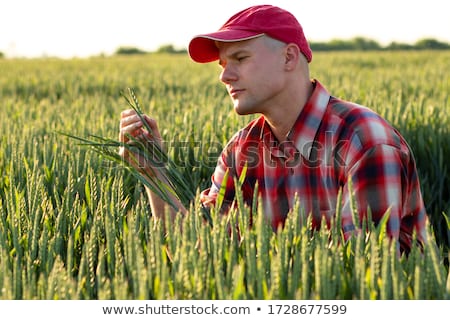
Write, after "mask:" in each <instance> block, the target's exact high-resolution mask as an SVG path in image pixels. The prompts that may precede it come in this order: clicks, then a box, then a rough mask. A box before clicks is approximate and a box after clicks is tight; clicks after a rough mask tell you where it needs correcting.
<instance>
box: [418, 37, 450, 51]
mask: <svg viewBox="0 0 450 320" xmlns="http://www.w3.org/2000/svg"><path fill="white" fill-rule="evenodd" d="M415 47H416V48H417V49H431V50H443V49H450V45H449V44H448V43H444V42H440V41H438V40H436V39H421V40H419V41H417V42H416V44H415Z"/></svg>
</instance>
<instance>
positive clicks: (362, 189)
mask: <svg viewBox="0 0 450 320" xmlns="http://www.w3.org/2000/svg"><path fill="white" fill-rule="evenodd" d="M347 177H348V180H349V182H348V183H346V184H344V187H343V197H342V199H343V207H342V227H343V230H344V235H345V237H346V238H348V237H349V236H350V234H351V233H352V232H353V231H354V230H355V229H359V228H360V227H361V222H362V221H363V219H368V211H369V210H370V213H371V219H372V221H373V222H374V224H375V225H378V223H379V222H380V221H381V219H382V218H383V216H384V215H385V214H386V213H389V218H388V221H387V232H388V234H389V235H390V236H391V237H392V238H393V239H395V240H397V241H398V247H399V249H400V251H404V250H408V249H409V248H410V247H411V245H412V239H413V233H414V232H416V233H417V237H418V240H419V241H422V242H423V241H425V219H426V213H425V209H424V204H423V200H422V196H421V192H420V185H419V179H418V176H417V170H416V166H415V162H414V159H413V158H412V155H411V154H410V153H405V152H404V151H403V150H400V149H399V148H397V147H394V146H390V145H386V144H379V145H375V146H373V147H371V148H370V149H368V150H367V151H365V152H364V153H363V154H362V156H361V157H360V158H359V159H357V160H356V161H354V162H353V164H352V165H351V166H350V167H349V168H348V171H347ZM352 209H354V212H358V213H359V215H358V216H357V217H356V218H357V219H358V220H359V226H357V228H355V225H354V223H353V222H354V221H353V218H352Z"/></svg>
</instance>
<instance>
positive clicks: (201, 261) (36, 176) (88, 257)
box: [0, 51, 450, 299]
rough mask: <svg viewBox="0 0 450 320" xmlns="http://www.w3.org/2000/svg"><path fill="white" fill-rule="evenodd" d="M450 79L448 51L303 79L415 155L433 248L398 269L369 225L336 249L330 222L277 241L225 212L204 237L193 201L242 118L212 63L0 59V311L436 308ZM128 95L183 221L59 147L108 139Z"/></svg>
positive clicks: (446, 201)
mask: <svg viewBox="0 0 450 320" xmlns="http://www.w3.org/2000/svg"><path fill="white" fill-rule="evenodd" d="M449 70H450V52H449V51H429V52H426V51H421V52H378V53H371V52H364V53H357V52H340V53H317V54H316V55H315V56H314V59H313V62H312V64H311V76H312V77H314V78H317V79H319V80H320V81H321V83H323V84H324V85H325V86H326V87H327V89H328V90H329V91H330V92H331V93H332V94H333V95H335V96H338V97H341V98H344V99H347V100H352V101H354V102H357V103H360V104H363V105H366V106H368V107H371V108H372V109H374V110H375V111H377V112H378V113H380V114H381V115H382V116H384V117H385V118H386V119H387V120H388V121H390V122H391V123H392V124H393V125H394V126H395V127H397V128H398V129H399V130H400V132H402V134H403V135H404V136H405V138H406V140H407V141H408V142H409V144H410V145H411V147H412V149H413V151H414V154H415V157H416V160H417V165H418V169H419V176H420V179H421V183H422V192H423V195H424V201H425V203H426V206H427V210H428V214H429V217H430V224H429V226H428V233H429V237H430V239H431V241H430V242H429V243H428V244H427V245H426V246H425V248H423V250H420V249H419V248H413V250H412V252H411V254H410V256H409V257H405V256H402V257H399V256H398V255H397V253H396V251H395V248H393V247H392V246H391V245H390V244H389V242H388V241H387V240H386V239H385V237H384V235H385V233H384V232H385V230H384V228H383V225H382V224H381V225H380V226H378V227H373V226H369V229H370V230H371V231H370V232H369V233H368V234H365V235H361V236H360V237H355V238H352V239H351V240H350V241H349V242H347V243H344V244H342V241H341V240H342V239H341V238H340V232H339V222H336V223H335V224H334V225H333V226H332V228H331V229H330V230H327V229H326V228H322V229H321V230H320V231H317V232H315V233H311V232H310V231H309V228H308V225H309V223H310V221H308V220H307V219H304V220H302V219H301V218H300V215H295V214H293V215H292V216H290V217H289V219H288V222H287V225H286V227H285V228H284V229H283V230H279V231H278V232H272V231H271V229H270V227H269V226H268V225H266V223H265V222H264V220H263V219H259V218H258V219H257V222H256V223H255V226H254V227H253V228H245V227H244V225H245V223H246V222H245V221H246V219H249V217H248V216H249V210H248V208H245V206H244V205H242V201H239V200H240V199H239V197H238V203H240V205H238V209H237V210H236V211H235V212H232V213H231V214H230V215H228V216H226V217H222V216H221V215H219V214H217V213H216V212H215V210H212V212H211V214H212V220H213V226H214V227H211V226H210V225H209V224H205V223H204V221H203V219H202V212H201V208H200V207H199V205H198V193H199V191H200V190H202V189H203V188H205V187H207V186H208V185H209V183H210V182H209V181H210V180H209V179H210V175H211V173H212V171H213V169H214V166H215V163H216V160H217V156H218V154H219V153H220V151H221V148H222V147H223V146H224V145H225V143H226V141H227V140H228V139H229V138H230V137H231V136H232V134H233V133H234V132H235V131H236V130H238V129H239V128H240V127H242V126H243V125H245V124H246V123H247V122H248V121H250V120H251V119H252V117H251V116H245V117H241V116H237V115H236V114H234V112H233V110H232V105H231V102H230V100H229V97H228V96H227V93H226V90H225V89H224V87H223V86H222V85H221V84H220V83H219V81H218V75H219V68H218V66H217V65H215V64H214V63H213V64H207V65H198V64H195V63H193V62H191V61H190V60H189V59H188V57H186V56H184V55H158V54H149V55H136V56H114V57H95V58H90V59H72V60H58V59H50V58H48V59H30V60H27V59H0V104H1V110H2V114H3V115H2V118H1V120H0V124H1V125H0V130H1V131H0V132H1V134H0V172H1V177H0V299H448V298H450V273H449V267H448V257H449V254H448V248H449V243H450V221H449V220H450V219H449V215H450V194H449V193H450V191H449V185H450V184H449V174H450V171H449V165H448V163H447V159H448V158H449V157H450V134H449V128H450V123H449V122H450V116H449V111H450V103H449V101H450V97H449V92H450V90H449V89H450V73H449ZM129 87H132V88H134V89H135V91H136V94H137V96H138V97H139V99H140V102H141V106H142V109H143V111H144V112H145V113H148V114H150V115H152V116H153V117H155V118H156V119H157V120H158V122H159V127H160V129H161V133H162V135H163V139H164V140H165V141H166V142H168V143H171V144H172V145H173V146H176V147H173V148H169V153H170V156H171V157H172V158H173V159H174V161H175V163H176V164H177V165H178V168H179V169H180V171H181V172H182V174H183V176H184V177H185V178H186V181H187V182H188V183H189V184H190V186H191V188H192V190H193V191H194V192H193V194H194V195H196V196H194V198H193V199H192V202H191V207H190V210H189V211H190V214H189V215H188V217H187V218H186V219H179V220H177V221H175V222H166V223H167V225H163V224H162V223H161V222H160V221H156V220H154V219H152V218H151V217H150V210H149V205H148V203H147V199H146V197H145V193H144V192H143V187H142V184H141V183H139V181H137V180H136V178H135V177H134V176H133V175H131V174H130V172H129V171H127V170H124V168H123V166H121V165H120V164H118V163H115V162H112V161H110V160H109V159H107V158H106V157H104V156H102V155H100V154H98V153H96V152H93V151H92V149H90V148H89V147H85V146H81V145H79V144H78V143H77V141H75V140H73V139H70V138H68V137H67V136H65V135H62V134H60V133H61V132H64V133H69V134H73V135H75V136H79V137H88V136H89V135H92V134H94V135H97V136H101V137H106V138H109V139H116V138H117V136H118V127H119V118H120V112H121V111H122V110H123V109H124V108H127V104H126V101H125V100H124V99H123V97H122V96H121V92H123V91H124V90H126V89H127V88H129ZM294 212H295V210H294ZM262 216H263V214H258V217H262ZM229 223H238V224H240V225H241V226H242V227H241V228H240V230H242V234H241V235H240V237H237V235H236V234H234V233H233V232H232V233H231V235H228V234H227V227H226V226H227V225H228V224H229ZM181 229H182V230H183V232H181V231H180V230H181ZM165 230H170V231H169V232H166V231H165ZM333 231H334V232H333ZM330 239H331V240H332V241H331V242H330V241H329V240H330ZM339 243H341V244H339Z"/></svg>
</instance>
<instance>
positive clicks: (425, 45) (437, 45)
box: [115, 37, 450, 55]
mask: <svg viewBox="0 0 450 320" xmlns="http://www.w3.org/2000/svg"><path fill="white" fill-rule="evenodd" d="M310 46H311V49H312V50H313V51H352V50H357V51H382V50H385V51H395V50H449V49H450V43H447V42H442V41H438V40H436V39H433V38H424V39H421V40H418V41H417V42H415V43H414V44H408V43H401V42H391V43H390V44H388V45H387V46H382V45H381V44H379V43H378V42H377V41H375V40H371V39H367V38H364V37H355V38H353V39H350V40H340V39H335V40H331V41H328V42H310ZM155 52H156V53H170V54H179V53H182V54H185V53H187V50H186V49H185V48H181V49H177V48H175V46H174V45H172V44H165V45H162V46H160V47H159V48H158V49H157V50H156V51H155ZM145 53H149V52H146V51H143V50H140V49H139V48H135V47H120V48H118V49H117V50H116V52H115V54H119V55H120V54H145Z"/></svg>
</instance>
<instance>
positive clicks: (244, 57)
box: [237, 56, 248, 62]
mask: <svg viewBox="0 0 450 320" xmlns="http://www.w3.org/2000/svg"><path fill="white" fill-rule="evenodd" d="M246 58H248V56H243V57H238V58H237V60H238V61H239V62H242V61H243V60H244V59H246Z"/></svg>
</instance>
